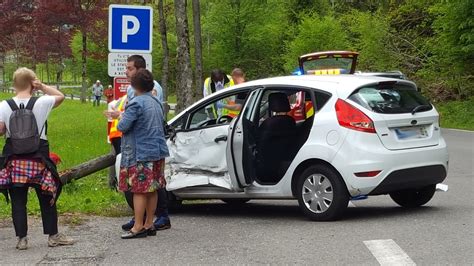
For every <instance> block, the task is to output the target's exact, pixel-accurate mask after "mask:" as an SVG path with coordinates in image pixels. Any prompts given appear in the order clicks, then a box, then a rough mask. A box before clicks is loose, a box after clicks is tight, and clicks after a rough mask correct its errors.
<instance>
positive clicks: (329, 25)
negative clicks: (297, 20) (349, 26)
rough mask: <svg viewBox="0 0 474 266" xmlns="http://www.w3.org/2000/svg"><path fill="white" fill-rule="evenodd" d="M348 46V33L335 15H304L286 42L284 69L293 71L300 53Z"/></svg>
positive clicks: (347, 47)
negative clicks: (290, 39)
mask: <svg viewBox="0 0 474 266" xmlns="http://www.w3.org/2000/svg"><path fill="white" fill-rule="evenodd" d="M350 47H351V45H350V42H349V38H348V34H347V32H346V31H344V29H343V27H342V25H341V23H340V21H339V20H337V19H336V18H335V17H333V16H324V17H320V16H317V15H307V16H304V17H302V21H301V24H300V25H298V29H297V33H296V35H295V36H294V39H293V40H292V41H289V42H288V43H287V51H286V53H285V55H284V59H285V69H286V71H288V72H291V71H293V70H294V69H295V68H296V67H297V66H298V61H297V60H298V57H299V56H300V55H303V54H306V53H311V52H318V51H327V50H347V49H349V48H350Z"/></svg>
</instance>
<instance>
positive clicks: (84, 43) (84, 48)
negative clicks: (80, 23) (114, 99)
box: [81, 28, 87, 103]
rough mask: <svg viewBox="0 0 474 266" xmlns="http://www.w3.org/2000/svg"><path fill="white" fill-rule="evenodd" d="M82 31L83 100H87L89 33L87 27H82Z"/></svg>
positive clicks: (83, 101)
mask: <svg viewBox="0 0 474 266" xmlns="http://www.w3.org/2000/svg"><path fill="white" fill-rule="evenodd" d="M81 32H82V76H81V77H82V88H81V102H82V103H85V102H86V93H87V81H86V74H87V64H86V63H87V33H86V32H85V29H84V28H82V29H81Z"/></svg>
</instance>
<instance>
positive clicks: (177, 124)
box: [171, 114, 188, 130]
mask: <svg viewBox="0 0 474 266" xmlns="http://www.w3.org/2000/svg"><path fill="white" fill-rule="evenodd" d="M187 118H188V116H187V115H186V114H185V115H182V116H181V117H180V118H178V119H177V120H175V121H174V122H173V124H171V127H173V128H174V129H175V130H179V129H184V127H185V126H186V120H187Z"/></svg>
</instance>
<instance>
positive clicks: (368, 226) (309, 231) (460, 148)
mask: <svg viewBox="0 0 474 266" xmlns="http://www.w3.org/2000/svg"><path fill="white" fill-rule="evenodd" d="M443 134H444V137H445V138H446V140H447V142H448V145H449V152H450V156H451V157H450V169H449V175H448V179H447V180H446V182H445V183H446V184H448V185H449V191H448V192H438V193H437V194H436V195H435V197H434V199H433V200H432V201H430V202H429V203H428V204H427V205H426V207H423V208H420V209H416V210H404V209H402V208H399V207H397V205H396V204H395V203H393V202H392V201H391V199H390V198H389V197H388V196H378V197H371V198H369V199H368V200H364V201H356V202H354V205H355V206H351V207H350V208H348V211H347V214H346V216H345V218H344V219H343V220H341V221H337V222H324V223H322V222H309V221H307V220H306V219H305V218H304V217H303V215H302V214H301V213H300V211H299V209H298V206H297V204H296V201H251V202H249V203H248V204H246V205H244V206H242V207H238V208H232V207H230V206H228V205H226V204H224V203H220V202H217V201H216V202H212V203H202V204H192V205H186V206H185V207H184V208H183V209H182V210H181V211H180V212H178V213H176V214H174V215H173V216H172V223H173V227H172V229H171V230H167V231H163V232H159V233H158V236H156V237H148V238H146V239H141V240H121V239H120V233H121V231H120V230H119V226H120V224H121V223H122V222H123V221H125V220H126V218H125V217H123V218H101V217H89V218H88V221H87V222H86V223H85V224H83V225H80V226H75V227H66V226H62V230H63V231H65V232H66V233H67V234H69V235H71V236H73V237H74V238H76V239H77V240H78V242H77V243H76V245H74V246H71V247H59V248H48V247H46V237H45V236H43V235H42V234H41V233H42V232H41V231H42V230H41V226H40V224H39V223H33V225H32V226H31V227H30V248H29V250H27V251H22V252H21V251H16V250H15V244H16V239H15V237H14V232H13V229H12V228H11V225H10V224H9V223H6V224H4V225H2V226H0V227H1V228H0V259H1V260H0V264H12V263H28V264H30V263H31V264H33V263H54V264H56V263H60V264H63V263H67V264H71V263H73V264H77V263H79V264H83V263H88V264H90V263H92V264H95V263H104V264H109V263H110V264H137V263H144V264H157V263H159V264H180V265H182V264H198V263H199V264H237V263H238V264H268V263H278V264H317V265H335V264H338V265H340V264H348V265H360V264H362V265H378V264H379V261H380V263H383V264H384V265H385V263H389V262H394V261H395V260H396V259H401V260H398V262H401V263H402V264H410V263H416V264H419V265H445V264H451V265H472V264H474V255H473V254H474V252H473V251H474V248H473V242H474V240H473V239H474V237H473V232H474V230H473V229H474V228H473V221H474V219H473V214H474V212H473V175H474V174H473V173H474V171H473V165H474V154H473V153H474V133H472V132H462V131H452V130H443ZM382 240H384V241H382ZM387 265H388V264H387Z"/></svg>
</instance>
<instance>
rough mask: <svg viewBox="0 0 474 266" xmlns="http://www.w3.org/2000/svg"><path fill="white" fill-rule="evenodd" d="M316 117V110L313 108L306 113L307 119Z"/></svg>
mask: <svg viewBox="0 0 474 266" xmlns="http://www.w3.org/2000/svg"><path fill="white" fill-rule="evenodd" d="M313 115H314V108H313V107H312V106H311V108H309V110H308V111H306V118H310V117H312V116H313Z"/></svg>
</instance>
